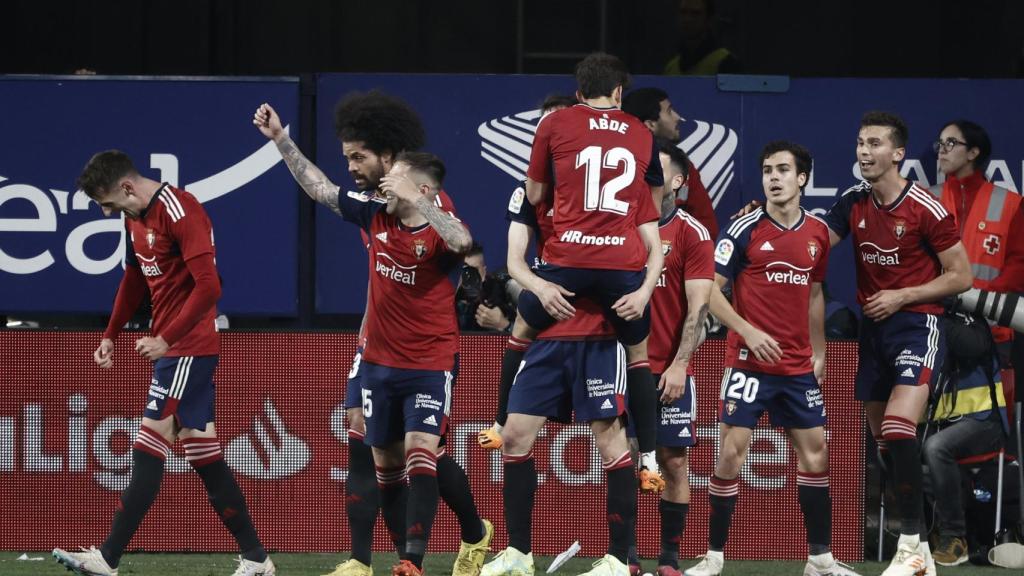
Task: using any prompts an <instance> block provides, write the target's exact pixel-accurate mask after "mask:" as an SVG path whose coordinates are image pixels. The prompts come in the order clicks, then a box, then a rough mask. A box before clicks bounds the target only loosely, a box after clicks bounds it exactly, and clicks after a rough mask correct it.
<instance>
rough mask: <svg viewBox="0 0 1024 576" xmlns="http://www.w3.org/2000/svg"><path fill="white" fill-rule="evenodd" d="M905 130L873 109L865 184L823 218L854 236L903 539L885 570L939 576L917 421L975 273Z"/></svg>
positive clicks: (865, 346) (867, 384)
mask: <svg viewBox="0 0 1024 576" xmlns="http://www.w3.org/2000/svg"><path fill="white" fill-rule="evenodd" d="M907 138H908V134H907V126H906V124H904V123H903V120H901V119H900V118H899V117H898V116H895V115H893V114H889V113H885V112H868V113H866V114H864V117H863V118H862V119H861V125H860V132H859V133H858V135H857V162H858V166H859V168H860V171H861V174H862V175H863V177H864V182H862V183H861V184H858V185H857V186H854V187H852V188H850V189H849V190H847V191H846V192H845V193H843V195H842V197H840V198H839V200H838V201H836V203H835V205H834V206H833V207H832V208H831V209H829V211H828V213H827V214H826V215H825V221H826V222H828V226H829V229H830V231H829V236H830V238H831V242H832V244H835V243H837V242H839V241H840V240H841V239H842V238H845V237H846V236H847V235H849V234H851V233H852V234H853V242H854V247H853V248H854V251H853V257H854V260H855V261H856V264H857V300H858V302H860V305H861V306H862V307H863V312H864V316H863V318H862V321H861V327H860V336H859V338H860V354H859V358H858V360H859V364H858V367H857V380H856V394H857V399H858V400H861V401H863V402H864V410H865V412H866V414H867V419H868V425H869V426H870V427H871V433H872V434H874V436H875V439H876V441H877V442H878V445H879V448H880V449H881V452H882V454H883V458H884V459H885V463H886V466H887V468H888V470H889V471H890V473H891V474H892V477H893V479H894V482H895V487H896V492H897V494H898V496H899V511H900V520H901V526H900V538H899V543H898V545H897V549H896V554H895V556H893V559H892V562H891V564H890V565H889V567H888V568H887V569H886V570H885V572H884V573H883V574H884V575H885V576H899V575H911V574H922V573H925V572H927V573H928V574H934V573H935V564H934V561H933V560H932V558H931V553H930V552H929V550H928V542H927V540H922V539H921V538H920V530H921V527H922V526H921V519H922V518H923V514H924V511H923V505H922V502H923V500H922V498H923V496H922V493H921V457H920V446H919V444H918V440H917V422H918V419H919V418H920V417H921V414H922V413H923V411H924V407H925V405H926V403H927V401H928V395H929V391H930V388H931V386H933V385H934V383H935V380H936V378H937V377H938V374H939V372H940V371H941V368H942V366H943V363H944V361H945V334H944V331H943V330H942V323H941V321H940V319H939V315H941V314H942V312H943V306H942V304H941V300H942V299H943V298H946V297H948V296H952V295H954V294H958V293H960V292H963V291H964V290H967V289H968V288H970V287H971V283H972V281H973V277H972V275H971V269H970V263H969V262H968V260H967V252H966V250H965V249H964V247H963V245H962V244H961V243H960V236H959V233H958V231H957V227H956V224H955V222H954V220H953V218H952V216H950V215H949V214H948V213H947V212H946V210H945V208H943V207H942V204H941V203H940V202H939V201H938V200H936V199H935V197H934V196H932V195H931V193H930V192H928V190H926V189H925V188H923V187H921V186H920V185H919V184H917V183H916V182H912V181H909V180H906V179H904V178H903V177H902V176H900V173H899V163H900V161H902V160H903V157H904V155H905V154H906V145H907Z"/></svg>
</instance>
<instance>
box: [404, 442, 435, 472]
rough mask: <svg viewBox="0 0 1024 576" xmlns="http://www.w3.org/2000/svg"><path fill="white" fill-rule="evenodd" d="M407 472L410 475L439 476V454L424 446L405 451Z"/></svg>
mask: <svg viewBox="0 0 1024 576" xmlns="http://www.w3.org/2000/svg"><path fill="white" fill-rule="evenodd" d="M405 473H406V474H408V475H409V476H437V456H436V455H435V454H434V453H433V452H431V451H430V450H424V449H423V448H413V449H411V450H409V451H408V452H406V453H405Z"/></svg>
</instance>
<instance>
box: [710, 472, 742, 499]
mask: <svg viewBox="0 0 1024 576" xmlns="http://www.w3.org/2000/svg"><path fill="white" fill-rule="evenodd" d="M739 493H740V479H739V478H733V479H732V480H725V479H723V478H719V477H718V476H712V477H711V482H709V483H708V495H709V496H721V497H723V498H727V497H729V496H738V495H739Z"/></svg>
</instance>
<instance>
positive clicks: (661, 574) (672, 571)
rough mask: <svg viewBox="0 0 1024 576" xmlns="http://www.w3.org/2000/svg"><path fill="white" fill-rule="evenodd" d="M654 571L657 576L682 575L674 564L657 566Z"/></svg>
mask: <svg viewBox="0 0 1024 576" xmlns="http://www.w3.org/2000/svg"><path fill="white" fill-rule="evenodd" d="M655 573H656V574H657V575H658V576H683V573H682V572H680V571H679V568H676V567H675V566H665V565H662V566H658V569H657V570H655Z"/></svg>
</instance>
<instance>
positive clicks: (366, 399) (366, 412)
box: [360, 388, 373, 418]
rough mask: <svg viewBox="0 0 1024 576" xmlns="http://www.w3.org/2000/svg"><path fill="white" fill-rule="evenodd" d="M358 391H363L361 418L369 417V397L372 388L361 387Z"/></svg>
mask: <svg viewBox="0 0 1024 576" xmlns="http://www.w3.org/2000/svg"><path fill="white" fill-rule="evenodd" d="M360 391H361V392H362V393H363V418H369V417H371V416H373V398H370V395H371V394H373V390H367V389H366V388H362V389H361V390H360Z"/></svg>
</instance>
